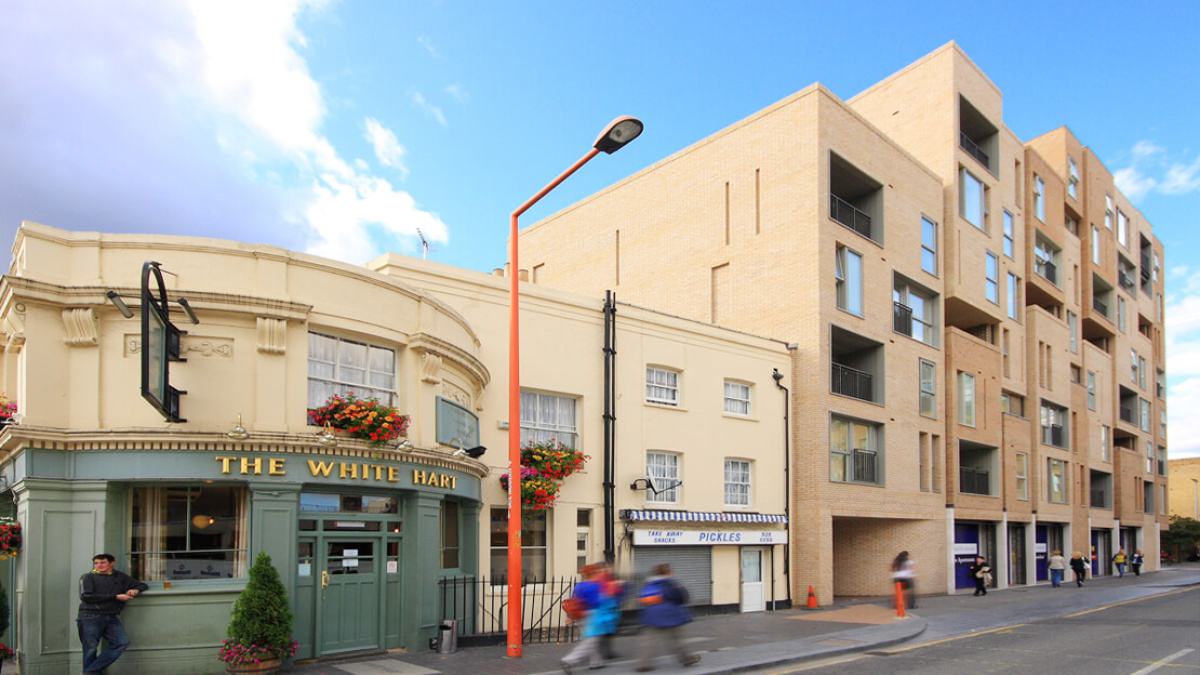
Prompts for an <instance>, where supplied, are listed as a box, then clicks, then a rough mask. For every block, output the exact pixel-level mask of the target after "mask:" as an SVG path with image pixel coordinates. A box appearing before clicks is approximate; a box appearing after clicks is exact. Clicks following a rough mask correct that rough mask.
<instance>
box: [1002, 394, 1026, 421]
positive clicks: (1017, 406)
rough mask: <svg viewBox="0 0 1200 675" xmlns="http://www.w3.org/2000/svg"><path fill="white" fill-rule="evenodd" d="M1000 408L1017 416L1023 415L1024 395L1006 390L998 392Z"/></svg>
mask: <svg viewBox="0 0 1200 675" xmlns="http://www.w3.org/2000/svg"><path fill="white" fill-rule="evenodd" d="M1000 410H1001V411H1003V412H1006V413H1008V414H1010V415H1016V416H1017V417H1024V416H1025V397H1024V396H1021V395H1019V394H1012V393H1009V392H1007V391H1005V392H1001V393H1000Z"/></svg>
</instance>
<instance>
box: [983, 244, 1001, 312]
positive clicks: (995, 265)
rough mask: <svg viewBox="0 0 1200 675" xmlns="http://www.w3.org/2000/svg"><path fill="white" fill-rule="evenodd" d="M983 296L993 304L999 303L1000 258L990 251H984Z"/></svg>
mask: <svg viewBox="0 0 1200 675" xmlns="http://www.w3.org/2000/svg"><path fill="white" fill-rule="evenodd" d="M984 254H985V257H984V266H983V297H984V298H986V299H987V301H988V302H991V303H993V304H995V305H999V304H1000V258H999V257H998V256H997V255H996V254H995V253H992V252H991V251H984Z"/></svg>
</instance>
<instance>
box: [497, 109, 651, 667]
mask: <svg viewBox="0 0 1200 675" xmlns="http://www.w3.org/2000/svg"><path fill="white" fill-rule="evenodd" d="M643 128H644V126H643V124H642V122H641V121H640V120H638V119H635V118H633V117H618V118H617V119H615V120H613V121H611V122H609V123H608V126H606V127H604V131H602V132H600V136H598V137H597V138H596V142H595V143H593V144H592V149H591V150H589V151H588V153H587V154H586V155H584V156H583V157H582V158H581V159H580V160H579V161H578V162H575V163H574V164H572V165H571V168H569V169H567V170H566V171H564V172H563V173H562V175H560V176H559V177H558V178H555V179H554V180H553V181H551V183H550V184H549V185H547V186H546V187H544V188H542V189H541V191H540V192H538V193H537V194H535V195H534V196H533V197H531V198H530V199H529V201H527V202H525V203H524V204H522V205H521V206H520V208H518V209H517V210H516V211H513V212H512V223H511V224H512V229H511V231H510V233H509V236H508V278H509V282H508V283H509V285H508V303H509V307H508V656H509V657H513V658H519V657H520V656H521V375H520V372H521V350H520V342H521V325H520V314H519V311H518V303H519V293H518V289H517V282H518V280H519V278H520V269H521V268H520V265H518V263H517V219H518V218H519V217H520V216H521V214H522V213H525V212H526V211H528V210H529V208H530V207H531V206H533V205H534V204H536V203H538V202H539V201H541V199H542V197H545V196H546V195H547V194H549V193H550V191H551V190H553V189H554V188H556V187H558V186H559V184H560V183H562V182H563V181H564V180H566V179H567V178H569V177H570V176H571V174H573V173H575V172H576V171H578V170H579V169H580V168H581V167H583V165H584V164H587V163H588V162H590V161H591V160H592V158H593V157H595V156H596V155H598V154H600V153H601V152H605V153H608V154H610V155H611V154H613V153H614V152H616V151H617V150H620V149H621V148H623V147H625V146H626V145H627V144H628V143H629V142H630V141H632V140H633V139H635V138H637V137H638V136H640V135H641V133H642V129H643Z"/></svg>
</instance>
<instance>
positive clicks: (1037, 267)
mask: <svg viewBox="0 0 1200 675" xmlns="http://www.w3.org/2000/svg"><path fill="white" fill-rule="evenodd" d="M1033 271H1035V272H1037V273H1038V274H1040V275H1042V276H1043V277H1044V278H1045V279H1046V281H1049V282H1050V283H1052V284H1054V285H1056V286H1057V285H1058V267H1057V266H1056V265H1055V264H1054V263H1052V262H1050V261H1049V260H1042V259H1039V260H1038V261H1037V262H1035V263H1034V264H1033Z"/></svg>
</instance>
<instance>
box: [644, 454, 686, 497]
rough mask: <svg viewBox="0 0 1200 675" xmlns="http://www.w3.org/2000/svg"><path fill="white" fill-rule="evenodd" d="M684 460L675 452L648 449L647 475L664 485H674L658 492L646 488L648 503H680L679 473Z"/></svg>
mask: <svg viewBox="0 0 1200 675" xmlns="http://www.w3.org/2000/svg"><path fill="white" fill-rule="evenodd" d="M682 461H683V459H682V457H681V456H680V455H679V454H678V453H675V452H663V451H661V450H647V451H646V477H647V478H653V479H654V480H655V481H656V482H658V483H659V484H661V485H663V486H666V485H670V486H672V487H670V488H667V489H664V490H661V491H660V492H657V493H655V492H654V490H646V503H647V504H678V503H679V492H680V490H679V487H680V486H679V475H680V464H681V463H682Z"/></svg>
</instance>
